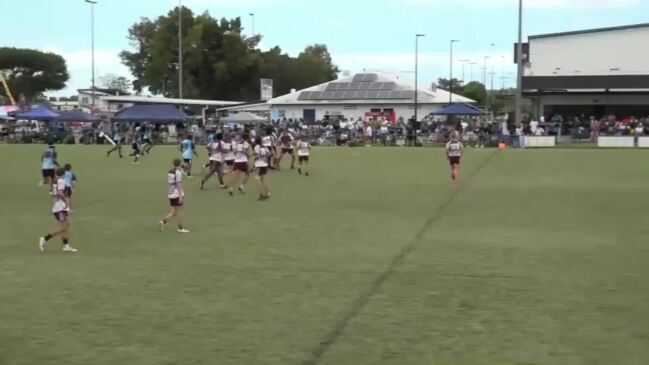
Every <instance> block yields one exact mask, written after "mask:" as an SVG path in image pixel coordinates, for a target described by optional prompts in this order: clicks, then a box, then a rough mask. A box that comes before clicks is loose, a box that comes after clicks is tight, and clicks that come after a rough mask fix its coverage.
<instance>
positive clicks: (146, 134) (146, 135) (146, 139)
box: [142, 125, 153, 155]
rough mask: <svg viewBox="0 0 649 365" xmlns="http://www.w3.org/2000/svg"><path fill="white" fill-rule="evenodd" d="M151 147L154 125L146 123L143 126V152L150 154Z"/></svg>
mask: <svg viewBox="0 0 649 365" xmlns="http://www.w3.org/2000/svg"><path fill="white" fill-rule="evenodd" d="M151 148H153V132H152V127H151V126H147V125H145V126H144V127H142V154H143V155H148V154H150V153H151Z"/></svg>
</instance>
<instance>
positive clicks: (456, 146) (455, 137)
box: [446, 132, 464, 181]
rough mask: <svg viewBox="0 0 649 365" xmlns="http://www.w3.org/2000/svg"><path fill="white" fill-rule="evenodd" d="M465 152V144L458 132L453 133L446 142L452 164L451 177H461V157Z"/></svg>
mask: <svg viewBox="0 0 649 365" xmlns="http://www.w3.org/2000/svg"><path fill="white" fill-rule="evenodd" d="M463 152H464V145H463V144H462V142H460V135H459V133H458V132H452V133H451V140H450V141H448V143H447V144H446V158H448V162H449V163H450V164H451V179H453V181H457V179H459V178H460V158H461V157H462V153H463Z"/></svg>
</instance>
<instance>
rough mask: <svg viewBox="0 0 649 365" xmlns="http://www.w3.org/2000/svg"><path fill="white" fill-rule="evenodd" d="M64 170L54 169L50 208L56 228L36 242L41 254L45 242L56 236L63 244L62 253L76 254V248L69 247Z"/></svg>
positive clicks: (68, 207)
mask: <svg viewBox="0 0 649 365" xmlns="http://www.w3.org/2000/svg"><path fill="white" fill-rule="evenodd" d="M64 175H65V170H64V169H62V168H58V169H56V178H57V181H56V185H55V186H54V188H53V189H52V195H54V198H53V199H54V204H53V206H52V214H53V215H54V219H56V222H57V226H56V228H54V229H52V230H51V231H49V232H48V233H47V234H46V235H45V236H43V237H41V238H40V239H39V240H38V248H39V249H40V250H41V252H44V251H45V245H47V242H48V241H49V240H51V239H52V238H54V237H56V236H61V241H62V242H63V252H77V251H78V250H77V249H76V248H72V246H70V241H69V240H70V218H69V216H70V206H69V203H68V198H67V197H66V195H65V190H66V183H65V179H64Z"/></svg>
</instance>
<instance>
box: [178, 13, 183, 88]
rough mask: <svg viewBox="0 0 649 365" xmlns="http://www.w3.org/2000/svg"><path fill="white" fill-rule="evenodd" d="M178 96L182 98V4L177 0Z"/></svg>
mask: <svg viewBox="0 0 649 365" xmlns="http://www.w3.org/2000/svg"><path fill="white" fill-rule="evenodd" d="M178 98H179V99H182V98H183V4H182V0H178Z"/></svg>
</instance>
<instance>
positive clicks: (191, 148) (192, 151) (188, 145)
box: [178, 134, 198, 178]
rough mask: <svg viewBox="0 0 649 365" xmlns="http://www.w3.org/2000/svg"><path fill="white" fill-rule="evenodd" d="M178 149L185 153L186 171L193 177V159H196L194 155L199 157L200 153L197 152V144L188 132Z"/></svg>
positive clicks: (189, 176) (188, 175)
mask: <svg viewBox="0 0 649 365" xmlns="http://www.w3.org/2000/svg"><path fill="white" fill-rule="evenodd" d="M178 149H179V150H180V151H181V152H182V154H183V161H184V162H185V164H184V169H185V173H186V174H187V177H188V178H191V177H192V161H193V160H194V156H196V157H198V153H196V145H195V144H194V142H193V141H192V140H191V139H190V138H189V134H187V135H186V136H185V139H183V140H182V142H180V145H179V146H178Z"/></svg>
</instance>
